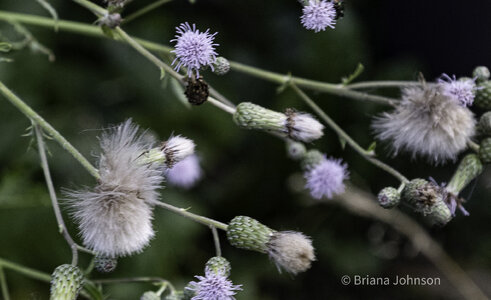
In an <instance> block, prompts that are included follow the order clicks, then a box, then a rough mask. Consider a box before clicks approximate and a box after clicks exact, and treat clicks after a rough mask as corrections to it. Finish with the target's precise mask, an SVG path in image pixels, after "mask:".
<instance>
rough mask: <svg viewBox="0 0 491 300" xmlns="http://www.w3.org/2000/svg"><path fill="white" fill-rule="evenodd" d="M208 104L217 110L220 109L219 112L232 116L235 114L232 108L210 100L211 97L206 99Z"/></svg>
mask: <svg viewBox="0 0 491 300" xmlns="http://www.w3.org/2000/svg"><path fill="white" fill-rule="evenodd" d="M208 102H209V103H210V104H212V105H214V106H216V107H218V108H220V109H221V110H223V111H225V112H227V113H229V114H231V115H233V114H234V113H235V108H233V107H230V106H228V105H226V104H223V103H222V102H220V101H218V100H217V99H215V98H212V97H208Z"/></svg>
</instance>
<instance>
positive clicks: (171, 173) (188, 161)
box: [165, 154, 202, 189]
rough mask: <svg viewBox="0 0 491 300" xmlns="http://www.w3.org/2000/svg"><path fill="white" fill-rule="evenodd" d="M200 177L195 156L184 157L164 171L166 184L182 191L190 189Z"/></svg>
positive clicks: (197, 159) (197, 160)
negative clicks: (182, 189)
mask: <svg viewBox="0 0 491 300" xmlns="http://www.w3.org/2000/svg"><path fill="white" fill-rule="evenodd" d="M201 175H202V172H201V168H200V166H199V158H198V156H197V155H195V154H193V155H190V156H188V157H186V158H185V159H183V160H181V161H180V162H178V163H176V164H175V165H174V166H173V167H172V168H170V169H167V170H166V171H165V178H166V179H167V182H169V183H170V184H172V185H174V186H177V187H181V188H184V189H189V188H192V187H193V186H194V184H196V182H198V180H199V179H200V178H201Z"/></svg>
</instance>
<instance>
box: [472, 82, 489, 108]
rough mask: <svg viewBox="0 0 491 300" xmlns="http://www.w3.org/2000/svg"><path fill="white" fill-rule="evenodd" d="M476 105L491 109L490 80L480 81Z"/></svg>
mask: <svg viewBox="0 0 491 300" xmlns="http://www.w3.org/2000/svg"><path fill="white" fill-rule="evenodd" d="M474 105H476V106H477V107H479V108H482V109H486V110H489V109H491V81H490V80H486V81H483V82H480V83H479V84H478V85H477V90H476V98H475V100H474Z"/></svg>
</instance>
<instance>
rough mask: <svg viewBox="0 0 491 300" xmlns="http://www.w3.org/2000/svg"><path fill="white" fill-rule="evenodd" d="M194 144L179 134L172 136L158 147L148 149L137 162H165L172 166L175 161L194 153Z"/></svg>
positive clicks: (166, 164) (168, 166)
mask: <svg viewBox="0 0 491 300" xmlns="http://www.w3.org/2000/svg"><path fill="white" fill-rule="evenodd" d="M194 148H195V144H194V142H193V141H192V140H190V139H188V138H185V137H182V136H180V135H177V136H173V137H171V138H170V139H168V140H167V141H165V142H163V143H162V145H161V146H160V147H157V148H153V149H150V150H149V151H147V152H145V153H143V154H142V155H141V156H140V157H139V162H140V163H142V164H147V163H160V164H165V166H166V167H167V168H172V167H173V166H174V165H175V164H176V163H178V162H180V161H181V160H183V159H185V158H186V157H188V156H190V155H192V154H193V153H194Z"/></svg>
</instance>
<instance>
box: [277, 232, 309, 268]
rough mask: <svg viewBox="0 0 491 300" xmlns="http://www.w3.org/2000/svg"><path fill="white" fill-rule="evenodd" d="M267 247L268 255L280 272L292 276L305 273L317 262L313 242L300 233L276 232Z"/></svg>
mask: <svg viewBox="0 0 491 300" xmlns="http://www.w3.org/2000/svg"><path fill="white" fill-rule="evenodd" d="M267 246H268V255H269V257H270V258H271V259H272V260H273V261H274V262H275V264H276V266H277V267H278V270H281V269H284V270H286V271H287V272H289V273H292V274H297V273H300V272H305V271H307V270H308V269H309V268H310V265H311V264H312V262H313V261H314V260H315V254H314V247H313V246H312V240H311V239H310V238H309V237H307V236H305V235H304V234H303V233H300V232H295V231H280V232H274V233H273V236H272V237H271V239H270V240H269V242H268V244H267Z"/></svg>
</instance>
